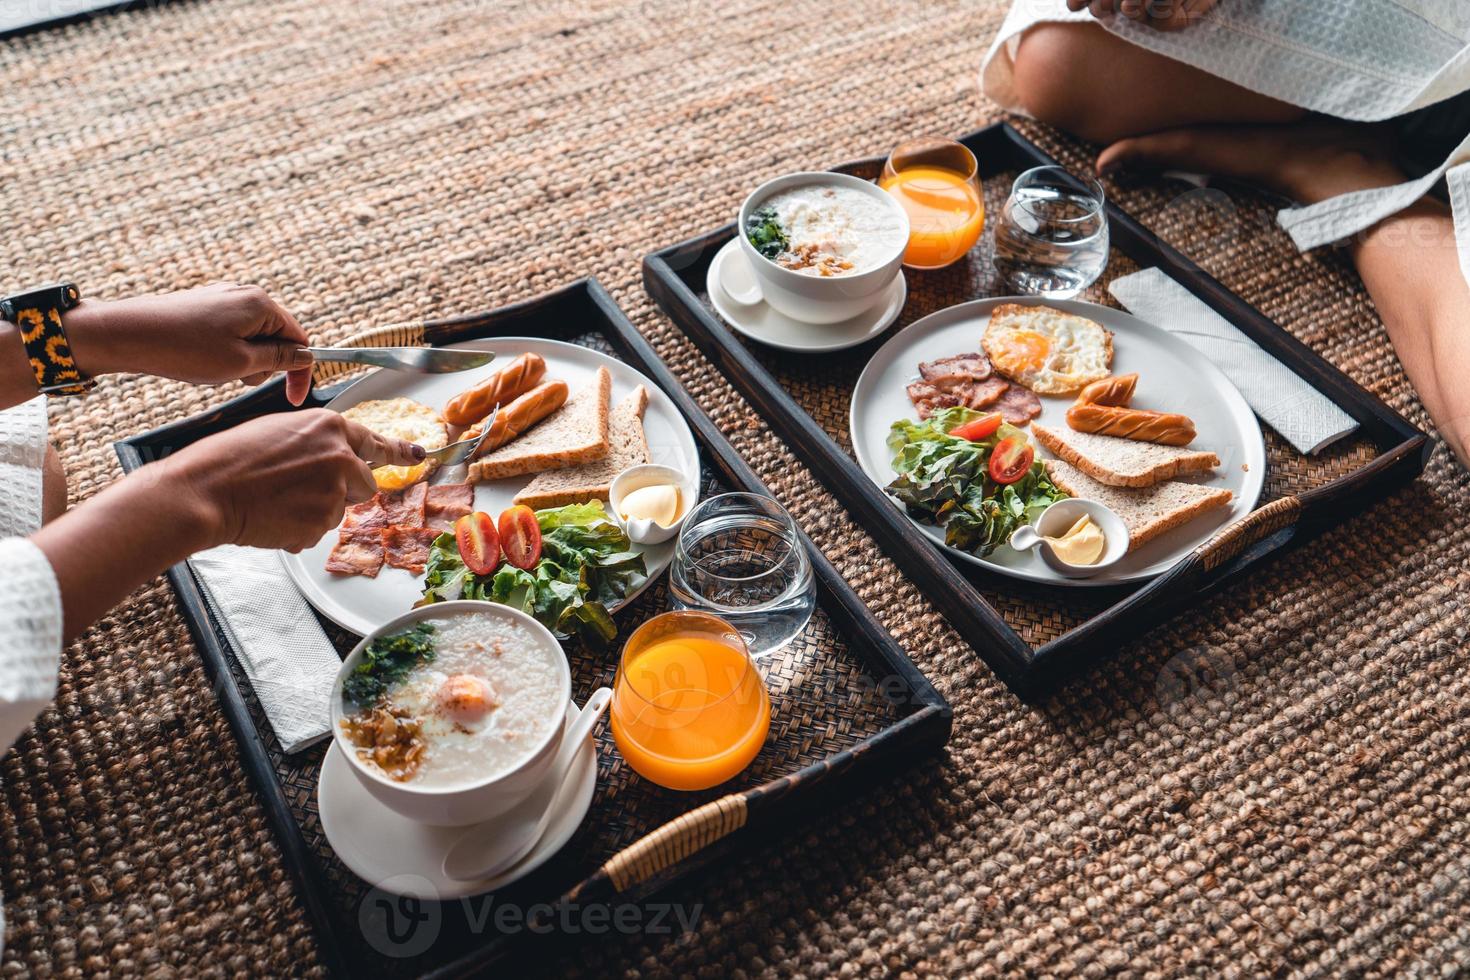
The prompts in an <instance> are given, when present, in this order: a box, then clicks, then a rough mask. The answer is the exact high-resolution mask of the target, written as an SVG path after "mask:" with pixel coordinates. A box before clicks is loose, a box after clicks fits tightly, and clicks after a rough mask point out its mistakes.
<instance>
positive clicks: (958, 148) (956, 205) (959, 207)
mask: <svg viewBox="0 0 1470 980" xmlns="http://www.w3.org/2000/svg"><path fill="white" fill-rule="evenodd" d="M979 171H980V168H979V164H978V163H977V162H976V160H975V154H973V153H971V152H970V151H969V149H968V148H967V147H965V146H964V145H963V144H960V143H956V142H955V141H954V140H948V139H943V138H940V137H930V138H927V139H921V140H914V141H913V142H910V143H905V144H903V145H902V146H900V147H899V148H898V149H896V150H894V151H893V152H892V153H891V154H889V156H888V162H887V163H885V164H884V165H883V176H882V177H881V178H880V179H879V181H878V186H879V187H882V188H883V189H884V190H885V191H887V192H888V193H889V194H891V195H893V197H894V198H896V199H897V200H898V203H899V204H901V205H903V209H904V210H905V211H907V212H908V216H909V227H910V230H909V247H908V250H907V251H906V252H904V255H903V264H904V265H906V266H908V267H909V268H910V269H942V268H944V267H945V266H947V265H951V264H953V263H955V262H957V261H959V260H960V259H962V258H964V256H965V253H966V252H968V251H969V250H970V249H972V248H974V247H975V243H976V242H978V241H979V240H980V233H981V232H982V231H984V230H985V196H984V194H983V193H982V192H981V186H980V172H979Z"/></svg>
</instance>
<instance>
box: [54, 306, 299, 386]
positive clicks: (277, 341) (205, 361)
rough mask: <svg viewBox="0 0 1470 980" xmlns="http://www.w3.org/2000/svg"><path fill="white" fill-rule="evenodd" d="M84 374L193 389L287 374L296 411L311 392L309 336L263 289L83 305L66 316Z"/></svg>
mask: <svg viewBox="0 0 1470 980" xmlns="http://www.w3.org/2000/svg"><path fill="white" fill-rule="evenodd" d="M64 323H65V326H66V331H67V336H68V337H69V338H70V340H71V342H72V350H73V352H74V353H75V355H76V358H77V363H78V364H80V365H81V367H82V369H83V370H84V371H88V372H90V373H92V374H106V373H111V372H114V371H131V372H138V373H142V374H153V375H157V376H159V377H164V378H173V379H174V380H176V381H189V382H193V383H195V384H223V383H224V382H226V381H236V380H243V381H245V382H246V383H247V384H260V383H261V382H263V381H266V380H267V379H269V378H270V377H271V375H273V374H274V373H275V372H277V371H286V372H288V374H287V375H286V397H287V398H289V399H290V401H291V403H292V404H293V405H300V404H301V403H302V402H303V401H305V400H306V393H307V392H308V391H309V390H310V388H311V361H312V359H311V354H310V353H308V352H307V350H306V349H305V348H306V345H307V343H308V341H307V339H306V331H304V330H302V329H301V324H299V323H297V322H296V318H295V317H293V316H292V315H291V314H290V312H288V311H287V310H286V308H285V307H283V306H281V305H280V304H279V303H277V302H276V301H275V300H273V299H271V298H270V296H269V295H268V294H267V293H266V291H265V290H263V289H261V288H259V287H258V286H237V285H235V284H234V283H215V284H213V285H209V286H200V287H199V288H197V289H189V290H185V291H183V292H178V293H164V294H161V295H156V296H137V297H134V298H132V299H121V300H85V301H83V302H82V304H81V305H80V306H78V307H77V308H76V309H74V310H72V311H70V312H69V313H67V314H66V319H65V321H64Z"/></svg>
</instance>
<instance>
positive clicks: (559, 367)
mask: <svg viewBox="0 0 1470 980" xmlns="http://www.w3.org/2000/svg"><path fill="white" fill-rule="evenodd" d="M452 346H454V347H458V348H464V349H467V350H489V351H494V352H495V353H496V354H497V355H498V356H497V357H496V359H495V361H494V362H493V363H491V364H488V365H486V366H485V367H483V368H478V369H476V370H474V371H460V372H457V373H454V374H408V373H406V372H401V371H386V370H381V371H374V372H373V373H372V374H369V375H367V376H366V377H364V378H363V379H362V380H360V381H358V382H357V383H356V384H354V385H352V386H351V387H350V388H348V389H347V390H346V391H344V392H343V393H342V394H340V395H338V396H337V397H336V398H334V399H332V401H331V402H329V403H328V404H327V407H328V408H330V409H333V410H334V411H338V412H340V411H343V410H345V409H348V408H351V407H352V406H353V405H356V404H358V403H359V402H365V401H370V400H372V399H375V398H400V397H401V398H412V399H413V400H414V401H417V402H421V403H423V404H425V405H428V406H429V407H431V408H434V409H440V408H443V407H444V403H445V402H447V401H449V400H450V399H451V398H453V397H454V396H455V395H457V394H459V393H460V392H462V391H464V390H465V389H466V388H470V387H472V386H474V385H475V384H477V383H479V382H480V381H481V380H483V379H484V378H486V377H487V376H489V375H490V374H492V373H494V372H495V371H496V370H497V369H498V368H502V367H504V366H505V365H506V364H508V363H510V361H511V359H513V358H515V357H516V356H518V355H520V354H524V353H527V352H531V353H536V354H540V355H541V356H542V357H544V358H545V359H546V377H547V378H548V379H550V378H561V379H562V380H564V381H566V382H567V384H569V385H570V386H571V387H572V389H573V390H576V389H577V388H578V387H579V386H581V385H585V384H589V383H590V382H591V380H592V378H593V376H594V375H595V374H596V372H597V369H598V368H599V367H606V368H607V369H608V371H609V372H611V374H612V403H613V404H614V405H616V404H617V403H618V402H619V401H620V400H622V399H623V398H624V397H626V396H627V395H630V394H632V392H633V389H634V388H636V387H637V386H638V385H640V384H641V385H643V386H644V387H645V388H647V389H648V408H647V410H646V411H645V412H644V413H643V431H644V433H645V434H646V436H647V437H648V450H649V453H650V454H651V456H652V459H651V462H655V463H663V464H665V465H667V466H672V467H674V468H676V469H680V470H683V471H684V472H686V473H690V472H694V473H697V472H698V469H697V467H698V466H699V456H698V452H697V450H696V449H695V445H694V433H692V432H690V431H689V425H688V423H686V422H685V421H684V416H683V415H681V414H679V409H678V408H677V407H676V406H675V405H674V403H673V401H671V400H670V399H669V396H668V395H666V394H664V393H663V391H661V390H660V389H659V388H658V387H657V386H655V385H654V383H653V382H652V381H650V380H648V379H647V378H645V377H644V376H643V375H642V374H640V373H639V372H638V371H635V370H634V369H633V368H631V367H629V366H628V365H627V364H624V363H623V362H622V361H618V360H615V359H613V358H611V357H608V356H607V355H606V354H602V353H600V352H598V351H595V350H589V349H588V348H586V347H578V346H577V345H575V344H564V343H561V342H560V341H555V340H541V339H537V338H534V337H496V338H493V339H488V340H474V341H469V342H467V343H463V344H454V345H452ZM450 479H456V480H462V479H464V471H463V469H456V470H452V471H445V470H441V471H440V472H438V473H436V474H434V477H433V481H434V482H444V481H446V480H450ZM532 479H533V478H532V477H531V476H518V477H512V478H510V479H506V480H494V481H489V482H484V483H477V484H476V485H475V509H476V510H483V511H485V512H486V513H488V514H492V515H499V514H500V512H501V511H502V510H504V509H505V508H507V507H509V506H510V505H511V498H512V497H514V496H515V494H516V493H517V492H518V491H519V490H520V489H521V488H522V487H524V486H525V485H526V484H527V483H530V482H531V480H532ZM336 542H337V531H336V529H335V528H334V529H333V530H331V531H328V532H327V533H326V534H325V535H323V536H322V539H321V540H320V541H318V542H317V543H316V545H315V546H313V547H311V548H308V549H307V550H305V551H303V552H301V553H300V554H297V555H292V554H286V553H284V552H283V553H282V558H283V560H284V562H285V565H286V571H287V573H288V574H289V575H290V576H291V581H292V582H294V583H295V584H296V587H297V588H299V589H300V590H301V594H302V595H304V596H305V597H306V601H307V602H310V603H311V604H312V605H313V606H314V607H316V609H317V610H318V611H319V612H320V613H321V614H322V615H323V616H326V617H327V618H328V619H330V620H331V621H332V622H334V623H336V624H337V625H338V626H341V627H342V628H344V629H348V630H351V631H352V632H354V633H358V634H360V635H366V634H367V633H370V632H372V631H373V630H375V629H377V628H378V627H379V626H382V625H383V624H384V623H386V622H388V621H389V620H390V619H392V618H393V617H395V616H398V615H400V614H401V613H405V612H407V611H408V610H409V609H411V608H412V607H413V604H414V603H415V602H417V601H418V599H419V597H420V596H421V595H422V594H423V578H424V577H423V576H422V575H413V574H411V573H409V572H407V571H404V570H403V569H401V568H389V567H388V566H386V565H385V566H383V570H382V571H381V572H379V573H378V577H377V578H367V577H365V576H362V575H334V574H332V573H331V572H328V571H327V570H326V568H325V567H324V566H325V564H326V561H327V555H328V554H330V553H331V550H332V546H333V545H334V544H336ZM633 547H634V550H637V551H642V552H643V560H644V563H645V564H646V565H647V566H648V581H647V582H646V583H645V584H644V588H647V587H648V584H651V583H652V582H653V580H654V579H656V578H657V577H658V575H659V574H660V573H661V572H662V571H663V570H664V569H665V568H667V567H668V565H669V561H670V560H671V559H672V558H673V554H674V543H673V542H672V541H669V542H666V543H664V544H660V545H652V546H643V545H634V546H633ZM639 591H642V590H641V589H640V590H639ZM636 594H637V593H634V595H636ZM633 597H634V596H629V597H628V598H627V599H626V600H624V601H625V602H627V601H631V600H632V599H633Z"/></svg>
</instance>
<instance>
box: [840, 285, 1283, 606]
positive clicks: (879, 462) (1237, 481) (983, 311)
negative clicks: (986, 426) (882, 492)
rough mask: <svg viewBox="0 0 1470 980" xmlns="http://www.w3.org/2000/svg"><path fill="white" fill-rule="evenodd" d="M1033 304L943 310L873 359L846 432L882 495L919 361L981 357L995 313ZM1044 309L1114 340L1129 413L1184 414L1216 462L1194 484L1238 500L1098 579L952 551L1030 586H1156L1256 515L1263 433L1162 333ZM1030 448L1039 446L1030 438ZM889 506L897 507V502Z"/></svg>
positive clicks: (1100, 312) (1113, 314) (1055, 405)
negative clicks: (896, 425) (1130, 399)
mask: <svg viewBox="0 0 1470 980" xmlns="http://www.w3.org/2000/svg"><path fill="white" fill-rule="evenodd" d="M1037 302H1038V301H1037V300H1036V299H1035V298H1033V297H1015V296H1006V297H997V298H994V299H985V300H978V301H976V302H973V303H964V304H961V305H960V306H954V307H951V308H949V309H947V310H941V311H939V312H938V313H934V314H931V315H930V316H926V317H924V318H923V319H922V320H919V321H918V322H916V323H914V324H913V325H912V326H910V327H908V328H907V329H905V330H904V331H903V332H902V333H900V334H899V335H898V336H896V337H894V338H893V339H892V340H890V341H889V342H888V343H886V344H884V345H883V346H882V348H880V349H879V351H878V353H876V354H874V355H873V359H872V360H871V361H869V362H868V366H867V367H866V368H864V369H863V373H862V376H861V377H860V378H858V382H857V386H856V387H855V388H854V389H853V392H852V411H851V415H850V421H849V424H850V426H851V433H852V445H853V450H854V451H855V453H856V454H857V460H858V463H859V464H860V465H861V466H862V468H863V470H864V471H865V472H866V473H867V474H868V476H869V477H871V478H872V480H873V482H874V483H876V484H878V486H879V487H885V486H887V485H888V484H889V483H890V482H891V481H892V480H893V478H894V476H895V475H896V474H895V473H894V472H893V467H892V466H891V465H889V463H890V460H891V459H892V454H891V453H889V451H888V446H887V445H886V440H887V438H888V428H889V426H890V425H891V424H892V423H893V422H894V421H896V420H897V419H901V418H910V419H917V418H918V413H917V412H915V411H914V406H913V403H912V402H910V401H909V398H908V394H907V393H906V392H905V390H904V389H905V387H906V386H907V385H908V383H909V382H910V381H913V380H914V379H915V378H917V377H918V375H919V362H921V361H929V360H933V359H934V358H938V357H946V356H948V355H950V354H963V353H967V352H970V351H978V350H980V337H981V335H982V334H984V332H985V326H986V324H987V323H989V322H990V311H991V310H993V309H994V308H995V307H996V306H998V305H1000V304H1002V303H1024V304H1028V305H1035V304H1036V303H1037ZM1045 305H1047V306H1052V307H1055V308H1057V309H1060V310H1065V311H1067V312H1070V313H1076V314H1079V315H1081V316H1085V317H1088V318H1089V319H1092V320H1096V321H1097V322H1098V323H1101V324H1102V325H1103V326H1104V327H1106V328H1107V329H1108V330H1111V331H1112V332H1113V373H1114V374H1128V373H1131V372H1134V371H1137V372H1138V376H1139V378H1138V392H1137V394H1136V395H1135V397H1134V402H1135V404H1136V405H1137V406H1138V407H1140V408H1152V409H1155V410H1158V411H1168V412H1180V413H1183V414H1184V415H1188V416H1189V417H1190V418H1192V419H1193V420H1194V424H1195V429H1196V431H1197V432H1198V435H1197V436H1196V438H1195V440H1194V442H1193V443H1191V444H1190V445H1191V446H1192V447H1194V448H1198V449H1210V450H1213V451H1214V453H1215V454H1216V455H1217V456H1219V457H1220V467H1219V468H1218V469H1217V470H1216V471H1215V475H1214V476H1213V477H1211V478H1202V479H1196V480H1194V481H1192V482H1197V483H1203V484H1207V485H1209V486H1214V487H1224V488H1225V489H1227V490H1229V491H1230V492H1231V493H1233V494H1234V495H1235V497H1234V499H1233V500H1232V501H1231V503H1230V505H1229V506H1228V507H1222V508H1218V509H1216V510H1213V511H1210V512H1208V513H1206V514H1204V515H1201V516H1200V517H1198V518H1196V519H1195V520H1193V521H1190V522H1189V523H1188V524H1185V525H1183V526H1182V527H1179V528H1176V529H1175V530H1173V531H1170V532H1169V533H1167V534H1164V535H1161V536H1160V537H1158V538H1155V539H1154V540H1153V541H1150V542H1149V543H1148V544H1146V545H1144V546H1143V547H1142V548H1139V549H1138V550H1137V551H1135V552H1133V553H1132V554H1130V555H1128V556H1127V557H1126V558H1124V559H1123V560H1122V561H1120V562H1119V563H1118V564H1117V565H1116V566H1115V567H1113V568H1112V569H1110V570H1109V571H1107V572H1105V573H1103V574H1101V575H1098V576H1096V577H1095V578H1089V579H1068V578H1064V577H1063V576H1061V575H1058V574H1057V573H1056V572H1054V571H1052V570H1051V569H1050V568H1047V567H1046V565H1045V564H1044V563H1043V562H1042V560H1041V558H1040V557H1039V556H1037V555H1036V554H1034V553H1031V552H1027V553H1017V552H1015V551H1012V550H1011V549H1010V548H1006V547H1001V548H998V549H996V551H995V552H993V553H992V554H991V555H990V556H989V557H988V558H976V557H975V556H974V555H971V554H969V553H967V552H963V551H959V550H958V549H948V550H949V551H950V553H951V554H955V555H958V556H959V557H961V558H963V559H965V560H966V561H971V562H974V563H975V564H977V565H982V566H984V567H986V568H988V569H990V570H992V571H995V572H999V573H1001V574H1002V575H1010V576H1013V577H1015V578H1021V579H1027V580H1029V581H1033V582H1047V583H1051V584H1055V585H1066V586H1076V587H1081V586H1101V585H1118V584H1121V583H1125V582H1138V581H1142V580H1144V579H1148V578H1152V577H1154V576H1155V575H1159V574H1161V573H1163V572H1164V571H1166V570H1168V569H1169V567H1170V566H1172V565H1173V564H1174V563H1175V562H1177V561H1178V560H1179V559H1180V558H1183V557H1184V556H1185V555H1187V554H1188V553H1189V552H1190V550H1191V549H1193V548H1195V547H1196V546H1198V545H1200V544H1202V543H1203V542H1205V541H1207V540H1208V539H1209V538H1210V536H1211V535H1212V534H1214V533H1215V532H1216V531H1218V530H1219V529H1220V528H1221V527H1223V526H1225V525H1226V524H1229V523H1231V522H1233V521H1236V520H1239V519H1240V518H1242V517H1244V516H1245V515H1247V514H1249V513H1250V512H1251V510H1252V509H1254V507H1255V506H1256V501H1257V500H1258V499H1259V498H1260V496H1261V488H1262V487H1263V486H1264V485H1265V481H1266V445H1265V442H1264V440H1263V439H1262V437H1261V427H1260V424H1259V423H1258V422H1257V421H1256V416H1255V413H1253V412H1252V411H1251V408H1250V406H1249V405H1247V404H1246V402H1245V399H1244V398H1242V397H1241V394H1240V392H1239V391H1237V390H1236V388H1235V386H1234V385H1233V384H1231V383H1230V381H1229V379H1228V378H1226V377H1225V375H1224V374H1222V373H1221V372H1220V369H1219V368H1217V367H1215V365H1213V364H1211V363H1210V362H1209V361H1208V360H1206V359H1205V357H1204V356H1203V355H1202V354H1200V353H1199V352H1198V351H1196V350H1195V349H1194V348H1193V347H1190V346H1189V345H1188V344H1187V343H1185V342H1184V341H1182V340H1180V339H1179V338H1177V337H1175V336H1174V335H1173V334H1171V333H1169V332H1168V331H1166V330H1163V329H1161V328H1159V327H1156V326H1154V325H1153V324H1150V323H1145V322H1144V321H1142V320H1140V319H1138V318H1137V317H1135V316H1132V315H1131V314H1128V313H1125V312H1123V311H1122V310H1115V309H1112V308H1110V307H1106V306H1098V305H1096V304H1094V303H1082V302H1077V301H1060V300H1054V301H1047V302H1046V304H1045ZM1074 401H1075V398H1073V397H1072V396H1065V397H1061V398H1047V397H1043V398H1042V399H1041V406H1042V411H1041V415H1040V417H1039V418H1038V419H1037V420H1036V421H1039V422H1041V423H1042V424H1043V425H1047V426H1049V427H1054V428H1058V429H1065V428H1066V426H1067V422H1066V413H1067V409H1068V408H1069V407H1070V406H1071V405H1072V403H1073V402H1074ZM1032 443H1033V444H1035V439H1033V440H1032ZM1037 455H1038V457H1040V458H1046V457H1048V456H1050V453H1048V452H1047V451H1046V450H1045V449H1042V448H1041V447H1040V446H1037ZM890 499H891V498H890ZM894 506H895V507H898V506H901V505H899V504H898V503H897V502H896V501H895V502H894ZM915 523H916V524H917V522H915ZM917 526H918V527H919V528H920V529H921V530H922V531H923V532H924V533H925V534H927V535H928V536H929V537H930V538H932V539H933V540H934V541H935V542H936V543H938V544H939V545H940V546H941V547H943V546H944V532H943V531H942V530H940V529H939V528H935V527H930V526H927V525H924V524H917Z"/></svg>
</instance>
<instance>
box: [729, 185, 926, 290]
mask: <svg viewBox="0 0 1470 980" xmlns="http://www.w3.org/2000/svg"><path fill="white" fill-rule="evenodd" d="M745 236H746V238H747V239H748V240H749V241H750V244H751V245H753V246H755V249H756V251H758V252H760V253H761V254H762V255H764V256H765V257H766V258H768V259H770V260H771V261H772V262H775V263H776V264H777V265H780V266H783V267H785V268H787V269H791V270H792V271H794V272H800V273H802V274H804V275H808V276H850V275H856V274H857V273H859V272H864V271H866V270H868V269H871V268H873V267H874V266H878V265H881V264H883V263H884V262H886V261H888V260H889V259H891V258H892V257H893V255H894V253H895V252H896V251H897V250H900V249H902V248H903V247H904V246H905V244H906V243H907V241H908V231H907V229H906V228H905V227H904V222H903V219H902V217H901V215H900V212H899V211H898V209H897V208H896V207H890V206H888V205H885V204H884V203H883V202H882V201H880V200H878V199H877V198H875V197H873V196H871V195H869V194H865V193H863V192H862V191H860V190H858V189H856V188H853V187H844V186H841V185H833V184H807V185H804V186H801V187H793V188H791V189H790V190H785V191H781V192H780V193H777V194H774V195H772V196H771V197H769V198H767V199H766V201H765V202H764V203H762V204H761V205H760V206H759V207H757V208H755V209H754V210H752V211H751V213H750V217H749V218H747V219H746V223H745Z"/></svg>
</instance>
